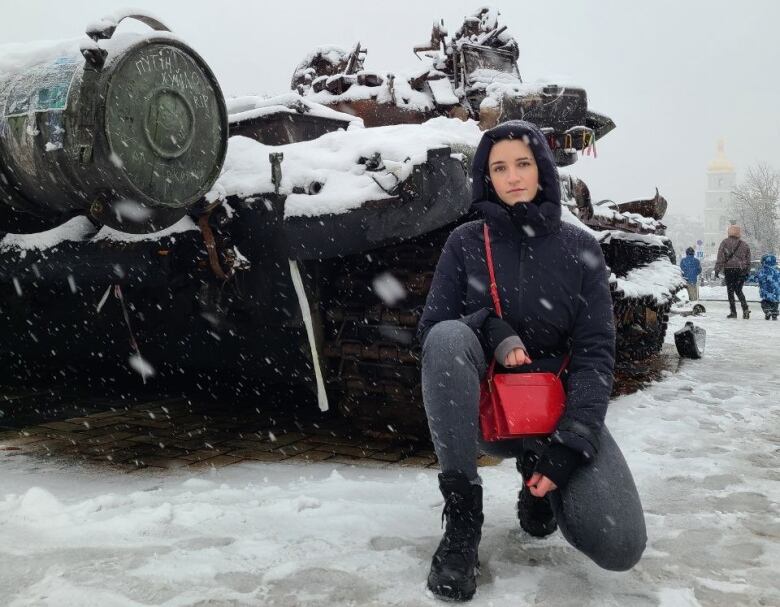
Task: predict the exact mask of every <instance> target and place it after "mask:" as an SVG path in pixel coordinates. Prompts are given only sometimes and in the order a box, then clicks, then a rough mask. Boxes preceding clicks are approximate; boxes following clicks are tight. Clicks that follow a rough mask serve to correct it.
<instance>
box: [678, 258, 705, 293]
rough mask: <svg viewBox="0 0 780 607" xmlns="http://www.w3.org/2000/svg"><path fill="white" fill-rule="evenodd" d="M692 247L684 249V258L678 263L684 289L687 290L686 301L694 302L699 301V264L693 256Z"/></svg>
mask: <svg viewBox="0 0 780 607" xmlns="http://www.w3.org/2000/svg"><path fill="white" fill-rule="evenodd" d="M694 254H695V251H694V250H693V247H688V248H687V249H685V257H683V258H682V260H681V261H680V270H682V275H683V278H685V288H686V289H687V290H688V299H689V300H690V301H696V300H697V299H699V285H698V283H699V274H701V263H700V262H699V260H698V259H696V257H695V256H694Z"/></svg>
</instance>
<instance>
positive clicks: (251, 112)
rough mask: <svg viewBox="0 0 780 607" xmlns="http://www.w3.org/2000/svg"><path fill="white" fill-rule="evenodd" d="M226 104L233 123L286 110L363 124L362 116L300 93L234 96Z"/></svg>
mask: <svg viewBox="0 0 780 607" xmlns="http://www.w3.org/2000/svg"><path fill="white" fill-rule="evenodd" d="M225 104H226V106H227V111H228V117H229V122H230V123H231V124H233V123H236V122H242V121H244V120H251V119H253V118H260V117H262V116H267V115H269V114H276V113H279V112H284V113H289V114H296V113H298V114H306V115H307V116H316V117H318V118H332V119H334V120H342V121H345V122H348V123H350V126H351V124H352V123H356V126H358V127H360V126H363V120H362V119H361V118H358V117H357V116H351V115H350V114H345V113H344V112H337V111H336V110H332V109H330V108H329V107H325V106H324V105H320V104H319V103H314V102H313V101H312V100H311V99H309V98H307V97H302V96H301V95H299V94H298V93H285V94H283V95H276V96H274V97H258V96H246V97H233V98H230V99H226V100H225Z"/></svg>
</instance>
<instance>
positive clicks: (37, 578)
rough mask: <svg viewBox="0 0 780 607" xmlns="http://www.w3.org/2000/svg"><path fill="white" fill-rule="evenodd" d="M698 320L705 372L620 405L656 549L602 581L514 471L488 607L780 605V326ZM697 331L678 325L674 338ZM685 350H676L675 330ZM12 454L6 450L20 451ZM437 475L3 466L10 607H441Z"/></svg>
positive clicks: (493, 480) (498, 485) (697, 366)
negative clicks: (533, 503)
mask: <svg viewBox="0 0 780 607" xmlns="http://www.w3.org/2000/svg"><path fill="white" fill-rule="evenodd" d="M707 310H708V314H707V315H706V316H703V317H697V318H695V319H694V321H695V322H696V323H697V324H700V325H701V326H703V327H705V328H706V329H707V331H708V336H707V349H706V354H705V358H703V359H702V360H699V361H688V360H686V361H683V362H682V364H681V365H680V367H679V369H677V370H676V371H675V372H674V373H669V374H668V375H667V376H666V377H665V378H664V379H663V381H661V382H659V383H656V384H653V385H651V386H649V387H647V388H646V389H645V390H643V391H641V392H638V393H636V394H633V395H630V396H624V397H621V398H618V399H616V400H615V401H614V402H613V403H612V405H611V408H610V411H609V415H608V418H607V421H608V425H609V427H610V428H611V430H612V432H613V434H614V435H615V437H616V438H617V440H618V442H619V443H620V444H621V446H622V447H623V449H624V452H625V455H626V458H627V460H628V462H629V464H630V466H631V468H632V470H633V471H634V474H635V477H636V481H637V485H638V487H639V491H640V494H641V496H642V499H643V502H644V507H645V512H646V519H647V526H648V534H649V543H648V548H647V551H646V552H645V555H644V558H643V559H642V561H641V562H640V563H639V564H638V565H637V567H635V568H634V569H633V570H632V571H630V572H627V573H622V574H620V573H610V572H607V571H602V570H600V569H599V568H598V567H597V566H596V565H594V564H593V563H591V562H590V561H588V560H587V559H586V558H585V557H584V556H582V555H581V554H579V553H578V552H577V551H575V550H574V549H573V548H571V547H570V546H569V545H568V544H567V543H566V542H565V541H564V540H563V538H562V537H561V536H560V534H555V535H553V536H552V537H550V538H548V539H544V540H538V539H533V538H531V537H529V536H527V535H526V534H524V533H523V532H521V531H520V530H519V528H518V525H517V521H516V519H515V514H514V501H515V492H516V489H517V487H518V476H517V473H516V472H515V470H514V466H513V464H512V463H511V462H504V463H502V464H501V465H499V466H496V467H489V468H483V469H482V470H481V473H482V475H483V478H484V484H485V491H486V503H485V511H486V522H485V528H484V533H483V541H482V546H481V550H480V556H481V560H482V563H483V571H482V576H481V582H480V586H479V588H478V591H477V595H476V597H475V599H474V601H473V602H472V603H471V604H473V605H475V606H477V605H495V606H504V605H513V606H520V605H556V606H561V605H576V606H578V607H580V606H584V605H593V606H599V607H602V606H605V605H614V606H621V607H623V606H635V605H638V606H645V605H647V606H650V605H662V606H664V607H672V606H695V605H722V606H728V607H733V606H735V605H780V590H778V584H777V580H778V579H779V572H780V542H779V540H780V519H779V518H778V499H780V472H778V470H779V469H780V467H779V464H780V449H779V444H780V373H778V370H779V368H780V355H778V352H777V347H776V344H777V337H778V335H780V322H772V321H765V320H764V319H763V318H762V317H760V316H759V315H755V316H754V318H753V319H751V320H750V321H743V320H726V319H725V315H726V313H727V307H726V304H725V303H722V302H709V303H708V304H707ZM685 320H687V319H686V318H682V317H673V318H672V320H671V323H672V325H673V328H678V327H679V326H681V325H682V323H683V322H685ZM669 341H670V342H671V341H672V337H671V333H670V335H669ZM0 453H2V452H0ZM440 514H441V502H440V497H439V495H438V493H437V490H436V471H434V470H420V469H399V468H389V469H366V468H350V467H344V466H334V465H327V464H310V465H283V464H260V463H258V464H241V465H237V466H232V467H229V468H225V469H221V470H213V471H211V472H206V473H201V474H199V475H196V474H192V473H182V472H170V473H165V474H162V475H159V476H152V475H150V474H148V473H146V472H142V473H133V474H129V475H127V474H121V475H120V474H117V475H114V474H111V473H109V472H107V471H105V470H102V471H99V472H96V471H94V470H88V469H84V468H80V467H79V465H77V464H61V463H55V462H50V461H42V460H39V459H32V458H30V457H28V456H23V455H17V456H13V457H8V456H6V455H0V563H2V566H0V597H2V599H0V602H1V603H2V604H3V605H9V606H12V607H21V606H23V605H52V606H57V607H65V606H69V605H77V606H79V607H84V606H90V605H94V606H99V607H114V606H116V607H119V606H122V607H124V606H140V605H166V606H183V605H290V606H293V605H294V606H298V605H318V606H319V605H435V604H440V603H438V602H437V601H435V600H434V599H433V598H432V597H431V596H429V595H427V594H426V591H425V576H426V574H427V570H428V564H429V559H430V556H431V554H432V552H433V550H434V549H435V547H436V544H437V542H438V540H439V537H440V530H439V523H440Z"/></svg>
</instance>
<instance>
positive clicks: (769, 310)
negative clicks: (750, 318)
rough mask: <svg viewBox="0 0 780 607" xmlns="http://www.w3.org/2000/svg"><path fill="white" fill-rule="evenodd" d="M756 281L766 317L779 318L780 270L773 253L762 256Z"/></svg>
mask: <svg viewBox="0 0 780 607" xmlns="http://www.w3.org/2000/svg"><path fill="white" fill-rule="evenodd" d="M756 282H758V289H759V293H760V295H761V310H763V312H764V318H765V319H767V320H769V319H770V318H771V319H772V320H777V316H778V302H780V270H778V268H777V258H776V257H775V256H774V255H772V254H771V253H767V254H766V255H764V256H763V257H761V268H760V269H759V270H758V272H757V273H756Z"/></svg>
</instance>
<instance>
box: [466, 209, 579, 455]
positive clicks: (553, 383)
mask: <svg viewBox="0 0 780 607" xmlns="http://www.w3.org/2000/svg"><path fill="white" fill-rule="evenodd" d="M483 232H484V234H485V253H486V255H487V264H488V272H489V274H490V295H491V297H492V298H493V305H494V306H495V309H496V314H497V315H498V317H499V318H501V316H502V315H501V301H500V300H499V298H498V286H497V285H496V276H495V272H494V270H493V255H492V252H491V250H490V235H489V234H488V226H487V223H485V226H484V230H483ZM568 363H569V356H568V355H567V356H565V357H564V359H563V364H562V365H561V368H560V369H559V370H558V373H549V372H535V373H498V374H496V372H495V367H496V361H495V358H494V359H493V360H491V361H490V365H489V366H488V370H487V373H486V375H485V379H484V380H482V384H481V385H480V395H479V425H480V428H481V429H482V437H483V438H484V439H485V440H486V441H496V440H502V439H507V438H525V437H530V436H539V435H546V434H552V433H553V432H554V431H555V428H556V426H557V425H558V420H559V419H560V418H561V415H563V410H564V407H565V405H566V392H565V391H564V389H563V383H562V382H561V373H563V370H564V369H565V368H566V365H567V364H568Z"/></svg>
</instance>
